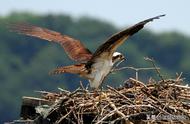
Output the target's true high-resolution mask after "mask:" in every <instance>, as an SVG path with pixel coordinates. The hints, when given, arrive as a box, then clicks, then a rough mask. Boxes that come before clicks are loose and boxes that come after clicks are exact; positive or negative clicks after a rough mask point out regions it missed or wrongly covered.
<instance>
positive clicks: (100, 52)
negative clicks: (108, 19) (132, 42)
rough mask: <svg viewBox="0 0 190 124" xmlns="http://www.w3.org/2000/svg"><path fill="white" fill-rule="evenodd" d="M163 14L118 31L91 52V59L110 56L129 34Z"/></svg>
mask: <svg viewBox="0 0 190 124" xmlns="http://www.w3.org/2000/svg"><path fill="white" fill-rule="evenodd" d="M162 16H165V15H159V16H156V17H153V18H149V19H146V20H144V21H141V22H139V23H137V24H135V25H133V26H132V27H129V28H127V29H125V30H123V31H121V32H119V33H116V34H114V35H113V36H111V37H110V38H109V39H108V40H107V41H106V42H105V43H104V44H102V45H101V46H100V47H99V48H98V49H97V50H96V51H95V53H94V54H93V56H92V58H91V61H94V60H95V59H96V58H99V57H112V54H113V53H114V51H115V50H116V49H117V48H118V47H119V46H120V45H121V44H122V43H123V42H124V41H125V40H126V39H127V38H128V37H130V36H132V35H133V34H135V33H137V32H138V31H139V30H141V29H142V28H143V27H144V25H145V24H146V23H148V22H150V21H153V20H154V19H159V18H160V17H162Z"/></svg>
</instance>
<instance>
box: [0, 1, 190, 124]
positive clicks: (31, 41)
mask: <svg viewBox="0 0 190 124" xmlns="http://www.w3.org/2000/svg"><path fill="white" fill-rule="evenodd" d="M0 5H1V7H0V83H1V87H0V92H1V93H0V123H3V122H5V121H11V120H13V119H17V118H19V112H20V106H21V102H22V101H21V99H22V96H35V95H38V94H37V93H34V91H35V90H46V91H55V92H58V89H57V87H61V88H64V89H67V90H74V89H75V88H77V87H78V86H79V81H81V80H82V81H83V83H84V85H86V84H87V81H86V80H83V79H81V78H78V77H77V76H76V75H70V74H64V75H58V76H50V75H48V72H49V71H51V70H52V69H54V68H56V67H57V66H64V65H70V64H73V61H71V60H69V58H68V57H67V55H66V54H65V52H64V51H63V49H62V48H61V47H60V46H59V45H58V44H54V43H49V42H46V41H43V40H39V39H37V38H33V37H28V36H23V35H18V34H16V33H13V32H10V31H9V30H8V29H7V28H6V26H7V25H6V24H7V23H14V22H28V23H31V24H34V25H37V26H41V27H46V28H49V29H52V30H55V31H59V32H61V33H62V34H67V35H70V36H72V37H74V38H76V39H79V40H81V41H82V42H83V43H84V44H85V46H87V47H88V48H89V49H91V50H92V51H94V50H95V49H96V48H97V47H98V46H99V45H100V44H101V43H102V42H104V41H105V40H106V39H107V38H108V37H110V36H111V35H112V34H113V33H116V32H117V31H119V30H122V29H124V28H127V27H128V26H131V25H133V24H135V23H137V22H139V21H142V20H144V19H147V18H150V17H154V16H157V15H160V14H166V16H165V17H163V18H161V19H159V20H155V21H154V22H152V23H149V24H148V25H146V27H145V29H143V30H141V31H140V32H138V33H137V34H135V35H134V36H133V37H131V38H130V39H129V40H128V41H127V42H125V44H123V45H122V46H121V47H120V48H119V49H118V51H119V52H122V53H123V54H124V55H125V56H126V57H127V62H124V63H122V64H121V66H134V67H151V66H152V65H151V64H150V63H149V62H146V61H145V60H144V59H143V58H144V57H146V56H148V57H152V58H154V60H155V61H156V64H157V66H158V67H160V68H161V73H162V75H163V76H164V78H175V76H176V73H177V72H178V73H180V72H183V77H184V78H186V79H185V81H186V83H189V81H190V72H189V71H190V56H189V54H190V24H189V22H190V16H189V14H188V12H190V8H189V5H190V1H185V0H182V1H172V0H167V1H166V0H159V1H152V0H145V1H139V0H133V1H128V0H117V1H110V0H96V1H89V0H80V1H76V0H68V1H63V0H54V1H47V0H40V1H38V0H27V1H26V0H19V1H15V0H6V1H1V2H0ZM129 77H134V72H133V71H132V70H125V71H121V72H117V73H115V74H111V75H110V76H109V77H108V79H107V80H106V81H105V85H112V86H119V85H122V83H123V82H124V81H125V80H127V79H128V78H129ZM150 77H153V78H155V79H156V80H159V78H157V74H156V73H155V72H154V71H146V72H142V73H140V80H142V81H145V82H146V81H148V79H149V78H150Z"/></svg>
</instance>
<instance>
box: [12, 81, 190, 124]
mask: <svg viewBox="0 0 190 124" xmlns="http://www.w3.org/2000/svg"><path fill="white" fill-rule="evenodd" d="M38 92H39V93H40V94H41V98H33V97H23V105H22V110H21V117H22V119H21V120H19V121H20V122H21V121H22V122H26V121H27V122H30V123H40V124H42V123H46V124H52V123H56V124H62V123H64V124H90V123H93V124H108V123H109V124H110V123H111V124H133V123H150V122H151V123H168V122H170V123H188V120H190V95H189V94H190V87H188V86H186V85H183V80H182V79H180V78H179V77H178V78H177V79H168V80H161V81H158V82H156V81H154V80H149V82H147V83H143V82H141V81H139V80H136V79H134V78H129V79H128V80H127V81H126V82H125V84H124V85H123V86H122V87H119V88H113V87H111V86H107V88H106V90H100V91H89V90H87V89H86V88H84V87H83V86H82V85H81V86H80V87H79V88H78V89H76V90H75V91H73V92H70V91H67V90H63V89H60V93H51V92H45V91H38ZM19 121H18V122H19ZM15 122H16V121H15Z"/></svg>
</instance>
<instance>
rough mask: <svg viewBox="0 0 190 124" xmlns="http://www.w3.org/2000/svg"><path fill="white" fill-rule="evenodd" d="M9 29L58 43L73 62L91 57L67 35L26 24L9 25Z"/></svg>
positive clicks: (83, 60)
mask: <svg viewBox="0 0 190 124" xmlns="http://www.w3.org/2000/svg"><path fill="white" fill-rule="evenodd" d="M9 27H10V29H11V31H15V32H17V33H20V34H25V35H28V36H34V37H37V38H40V39H44V40H48V41H51V42H55V43H59V44H60V45H61V46H62V47H63V48H64V50H65V52H66V53H67V54H68V56H69V57H70V58H71V59H73V60H75V61H78V62H86V61H88V60H90V58H91V57H92V53H91V52H90V50H88V49H87V48H85V47H84V45H83V44H82V43H81V42H80V41H79V40H76V39H73V38H71V37H69V36H67V35H61V34H60V33H59V32H55V31H52V30H48V29H46V28H41V27H37V26H33V25H30V24H27V23H16V24H11V25H10V26H9Z"/></svg>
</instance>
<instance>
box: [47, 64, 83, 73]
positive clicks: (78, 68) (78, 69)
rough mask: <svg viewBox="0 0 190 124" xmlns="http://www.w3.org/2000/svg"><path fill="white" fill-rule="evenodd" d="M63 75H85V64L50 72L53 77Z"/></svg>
mask: <svg viewBox="0 0 190 124" xmlns="http://www.w3.org/2000/svg"><path fill="white" fill-rule="evenodd" d="M61 73H71V74H79V75H83V74H84V73H86V68H85V64H77V65H69V66H63V67H58V68H56V69H54V70H53V71H51V72H50V74H51V75H54V74H61Z"/></svg>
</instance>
